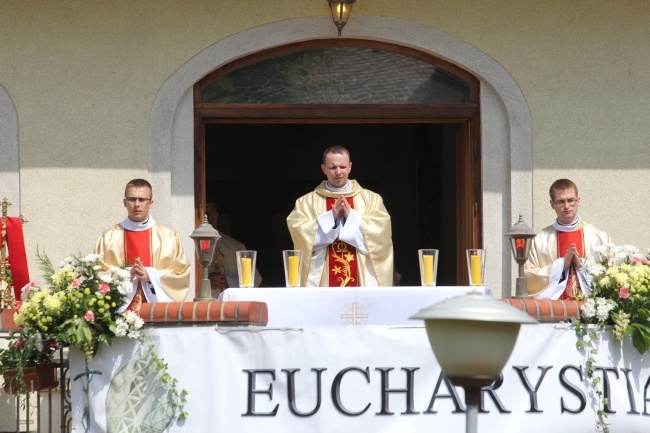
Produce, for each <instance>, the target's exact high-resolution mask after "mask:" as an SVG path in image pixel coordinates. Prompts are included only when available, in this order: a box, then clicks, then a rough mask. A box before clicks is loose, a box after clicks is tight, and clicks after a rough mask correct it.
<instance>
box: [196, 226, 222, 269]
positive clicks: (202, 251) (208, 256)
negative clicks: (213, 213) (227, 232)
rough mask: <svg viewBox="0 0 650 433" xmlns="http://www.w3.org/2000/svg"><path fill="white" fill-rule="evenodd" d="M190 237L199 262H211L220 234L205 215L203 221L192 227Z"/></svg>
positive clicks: (206, 264) (202, 263)
mask: <svg viewBox="0 0 650 433" xmlns="http://www.w3.org/2000/svg"><path fill="white" fill-rule="evenodd" d="M190 238H192V240H193V241H194V248H195V250H196V255H197V257H198V259H199V263H201V265H203V266H208V265H209V264H210V262H212V257H214V250H215V249H216V248H217V241H218V240H219V239H221V235H220V234H219V232H218V231H216V230H215V229H214V228H213V227H212V226H211V225H210V223H208V217H207V216H205V217H204V219H203V223H202V224H201V225H200V226H198V227H197V228H195V229H194V231H193V232H192V234H191V235H190Z"/></svg>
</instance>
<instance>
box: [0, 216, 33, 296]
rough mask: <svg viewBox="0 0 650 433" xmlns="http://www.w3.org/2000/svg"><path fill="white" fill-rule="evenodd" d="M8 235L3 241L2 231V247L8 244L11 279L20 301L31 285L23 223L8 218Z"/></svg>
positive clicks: (15, 218)
mask: <svg viewBox="0 0 650 433" xmlns="http://www.w3.org/2000/svg"><path fill="white" fill-rule="evenodd" d="M6 222H7V234H6V236H5V237H6V239H2V233H1V231H0V245H3V243H4V242H5V241H6V242H7V251H8V253H9V254H8V257H7V258H8V262H9V265H10V268H9V269H11V278H12V279H13V285H14V296H15V298H16V301H20V293H21V289H22V288H23V287H24V286H26V285H27V284H29V269H28V267H27V254H26V252H25V238H24V236H23V222H22V221H21V220H20V218H18V217H6Z"/></svg>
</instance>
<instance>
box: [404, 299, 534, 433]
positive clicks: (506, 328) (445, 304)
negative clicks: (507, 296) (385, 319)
mask: <svg viewBox="0 0 650 433" xmlns="http://www.w3.org/2000/svg"><path fill="white" fill-rule="evenodd" d="M411 319H422V320H424V323H425V327H426V330H427V335H428V337H429V343H430V344H431V348H432V349H433V353H434V355H435V357H436V359H437V360H438V363H439V364H440V367H441V368H442V371H443V373H444V374H445V376H447V377H448V378H449V380H450V381H451V383H452V384H454V385H455V386H462V387H463V389H464V390H465V404H466V405H467V411H466V432H467V433H476V428H477V421H478V419H477V418H478V417H477V415H478V409H479V405H480V402H481V388H482V387H484V386H488V385H490V384H492V383H493V382H494V381H495V380H496V379H497V378H498V377H499V374H500V373H501V370H503V367H504V366H505V364H506V362H507V361H508V358H510V354H511V353H512V350H513V349H514V347H515V342H516V341H517V336H518V334H519V328H520V327H521V324H522V323H528V324H536V323H537V321H536V320H535V319H533V318H532V317H530V316H529V315H528V314H526V313H524V312H523V311H520V310H517V309H516V308H514V307H512V306H511V305H508V304H506V303H504V302H501V301H497V300H496V299H494V298H491V297H489V296H485V295H481V294H478V293H472V294H469V295H463V296H457V297H454V298H450V299H447V300H445V301H442V302H438V303H436V304H434V305H431V306H430V307H428V308H425V309H423V310H420V312H418V313H417V314H415V315H414V316H412V317H411Z"/></svg>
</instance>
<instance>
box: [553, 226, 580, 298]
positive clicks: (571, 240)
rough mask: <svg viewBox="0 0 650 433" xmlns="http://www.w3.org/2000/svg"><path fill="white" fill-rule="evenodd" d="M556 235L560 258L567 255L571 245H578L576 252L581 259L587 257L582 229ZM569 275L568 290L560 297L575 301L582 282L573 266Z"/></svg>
mask: <svg viewBox="0 0 650 433" xmlns="http://www.w3.org/2000/svg"><path fill="white" fill-rule="evenodd" d="M556 233H557V256H558V258H561V257H564V256H565V255H566V251H567V249H569V247H570V246H571V244H575V245H576V250H577V251H578V254H580V257H584V256H585V242H584V233H583V231H582V229H580V230H575V231H572V232H560V231H558V232H556ZM568 273H569V274H568V276H567V282H566V288H565V289H564V292H562V296H560V299H562V300H566V299H573V298H575V297H576V295H577V294H578V292H580V291H581V289H580V280H579V279H578V274H577V271H576V268H575V266H574V265H573V264H571V266H569V270H568Z"/></svg>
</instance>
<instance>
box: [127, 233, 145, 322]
mask: <svg viewBox="0 0 650 433" xmlns="http://www.w3.org/2000/svg"><path fill="white" fill-rule="evenodd" d="M124 257H125V258H126V263H127V266H133V264H134V263H135V260H136V259H139V260H140V263H142V266H145V267H151V230H142V231H137V232H134V231H131V230H124ZM143 302H147V298H146V297H145V295H144V292H143V290H142V284H141V283H140V282H139V281H138V289H137V291H136V292H135V296H133V299H132V300H131V304H129V306H128V307H127V310H131V311H133V312H135V313H138V314H139V313H140V306H141V305H142V303H143Z"/></svg>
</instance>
